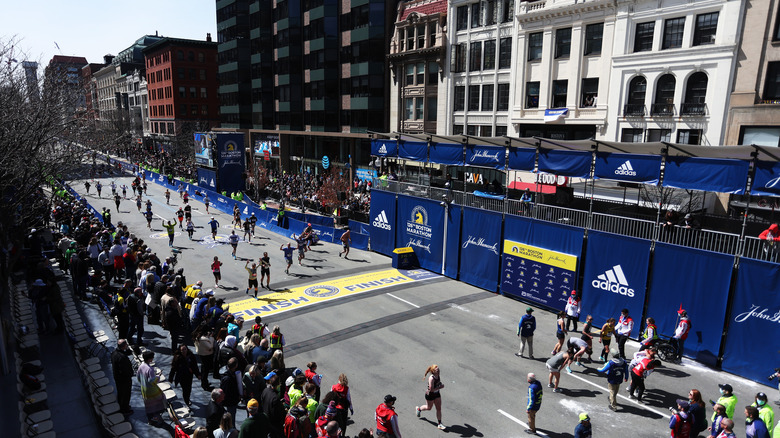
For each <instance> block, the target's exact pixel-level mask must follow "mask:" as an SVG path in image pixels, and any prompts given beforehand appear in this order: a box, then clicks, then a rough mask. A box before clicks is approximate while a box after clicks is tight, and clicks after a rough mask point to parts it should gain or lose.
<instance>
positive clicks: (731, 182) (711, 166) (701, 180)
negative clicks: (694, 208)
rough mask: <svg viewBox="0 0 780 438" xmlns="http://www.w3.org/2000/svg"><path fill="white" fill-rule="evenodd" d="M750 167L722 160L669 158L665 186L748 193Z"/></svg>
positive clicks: (738, 162)
mask: <svg viewBox="0 0 780 438" xmlns="http://www.w3.org/2000/svg"><path fill="white" fill-rule="evenodd" d="M749 165H750V163H749V162H748V161H742V160H726V159H720V158H696V157H668V158H667V159H666V168H665V170H664V180H663V185H664V186H666V187H676V188H680V189H692V190H702V191H707V192H719V193H732V194H735V195H741V194H743V193H744V192H745V184H746V183H747V176H748V168H749Z"/></svg>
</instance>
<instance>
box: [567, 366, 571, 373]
mask: <svg viewBox="0 0 780 438" xmlns="http://www.w3.org/2000/svg"><path fill="white" fill-rule="evenodd" d="M566 372H567V373H569V374H571V367H570V366H568V365H567V366H566Z"/></svg>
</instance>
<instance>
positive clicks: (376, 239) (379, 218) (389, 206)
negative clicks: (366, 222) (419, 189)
mask: <svg viewBox="0 0 780 438" xmlns="http://www.w3.org/2000/svg"><path fill="white" fill-rule="evenodd" d="M369 217H370V219H371V249H372V250H374V251H376V252H378V253H380V254H384V255H388V256H389V255H392V254H393V250H394V249H395V230H394V227H395V223H396V220H395V194H394V193H390V192H383V191H381V190H372V191H371V211H370V216H369Z"/></svg>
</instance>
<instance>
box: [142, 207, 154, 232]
mask: <svg viewBox="0 0 780 438" xmlns="http://www.w3.org/2000/svg"><path fill="white" fill-rule="evenodd" d="M143 215H144V217H145V218H146V228H149V229H150V230H151V229H152V219H154V213H152V210H146V211H145V212H144V213H143Z"/></svg>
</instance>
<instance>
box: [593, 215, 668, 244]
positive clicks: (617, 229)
mask: <svg viewBox="0 0 780 438" xmlns="http://www.w3.org/2000/svg"><path fill="white" fill-rule="evenodd" d="M590 227H591V229H594V230H598V231H606V232H608V233H614V234H621V235H623V236H631V237H638V238H640V239H647V240H652V239H653V236H654V234H655V222H653V221H647V220H642V219H634V218H630V217H623V216H614V215H611V214H604V213H593V222H592V223H591V226H590Z"/></svg>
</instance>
